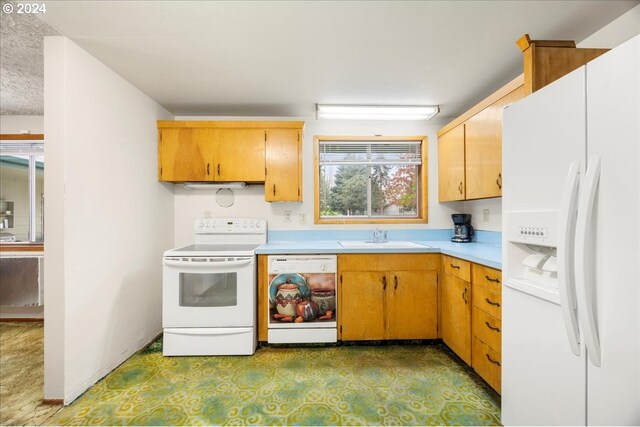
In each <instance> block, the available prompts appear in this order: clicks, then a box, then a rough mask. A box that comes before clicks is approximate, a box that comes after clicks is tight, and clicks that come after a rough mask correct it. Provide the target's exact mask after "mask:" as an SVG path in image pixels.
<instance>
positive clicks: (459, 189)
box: [458, 181, 462, 194]
mask: <svg viewBox="0 0 640 427" xmlns="http://www.w3.org/2000/svg"><path fill="white" fill-rule="evenodd" d="M458 191H459V192H460V194H462V181H460V185H458Z"/></svg>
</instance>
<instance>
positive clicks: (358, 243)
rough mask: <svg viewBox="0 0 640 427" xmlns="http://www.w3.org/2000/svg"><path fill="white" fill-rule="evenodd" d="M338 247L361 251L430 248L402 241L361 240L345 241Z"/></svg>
mask: <svg viewBox="0 0 640 427" xmlns="http://www.w3.org/2000/svg"><path fill="white" fill-rule="evenodd" d="M338 243H340V246H342V247H343V248H350V249H354V248H355V249H361V248H369V249H385V248H388V249H407V248H429V247H430V246H427V245H421V244H419V243H415V242H408V241H402V240H392V241H388V242H370V241H362V240H347V241H342V242H338Z"/></svg>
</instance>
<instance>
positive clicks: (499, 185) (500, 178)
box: [496, 173, 502, 190]
mask: <svg viewBox="0 0 640 427" xmlns="http://www.w3.org/2000/svg"><path fill="white" fill-rule="evenodd" d="M496 184H497V185H498V188H499V189H500V190H502V173H499V174H498V179H496Z"/></svg>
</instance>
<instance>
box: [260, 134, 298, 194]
mask: <svg viewBox="0 0 640 427" xmlns="http://www.w3.org/2000/svg"><path fill="white" fill-rule="evenodd" d="M265 149H266V169H267V170H266V177H265V183H264V196H265V200H266V201H268V202H300V201H302V135H301V130H300V129H267V141H266V148H265Z"/></svg>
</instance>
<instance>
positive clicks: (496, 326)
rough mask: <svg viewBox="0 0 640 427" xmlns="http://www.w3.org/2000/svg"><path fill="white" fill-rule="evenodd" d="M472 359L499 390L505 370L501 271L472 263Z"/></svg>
mask: <svg viewBox="0 0 640 427" xmlns="http://www.w3.org/2000/svg"><path fill="white" fill-rule="evenodd" d="M471 286H472V292H473V299H472V301H473V307H472V312H473V315H472V320H471V324H472V331H473V343H472V353H473V354H472V363H471V366H472V367H473V369H474V370H475V371H476V372H477V373H478V374H479V375H480V376H481V377H482V378H483V379H484V380H485V381H486V382H487V383H488V384H489V385H490V386H491V387H493V388H494V389H495V390H496V391H497V392H498V393H500V390H501V372H502V273H501V272H500V271H498V270H495V269H493V268H489V267H484V266H482V265H477V264H473V267H472V282H471Z"/></svg>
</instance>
